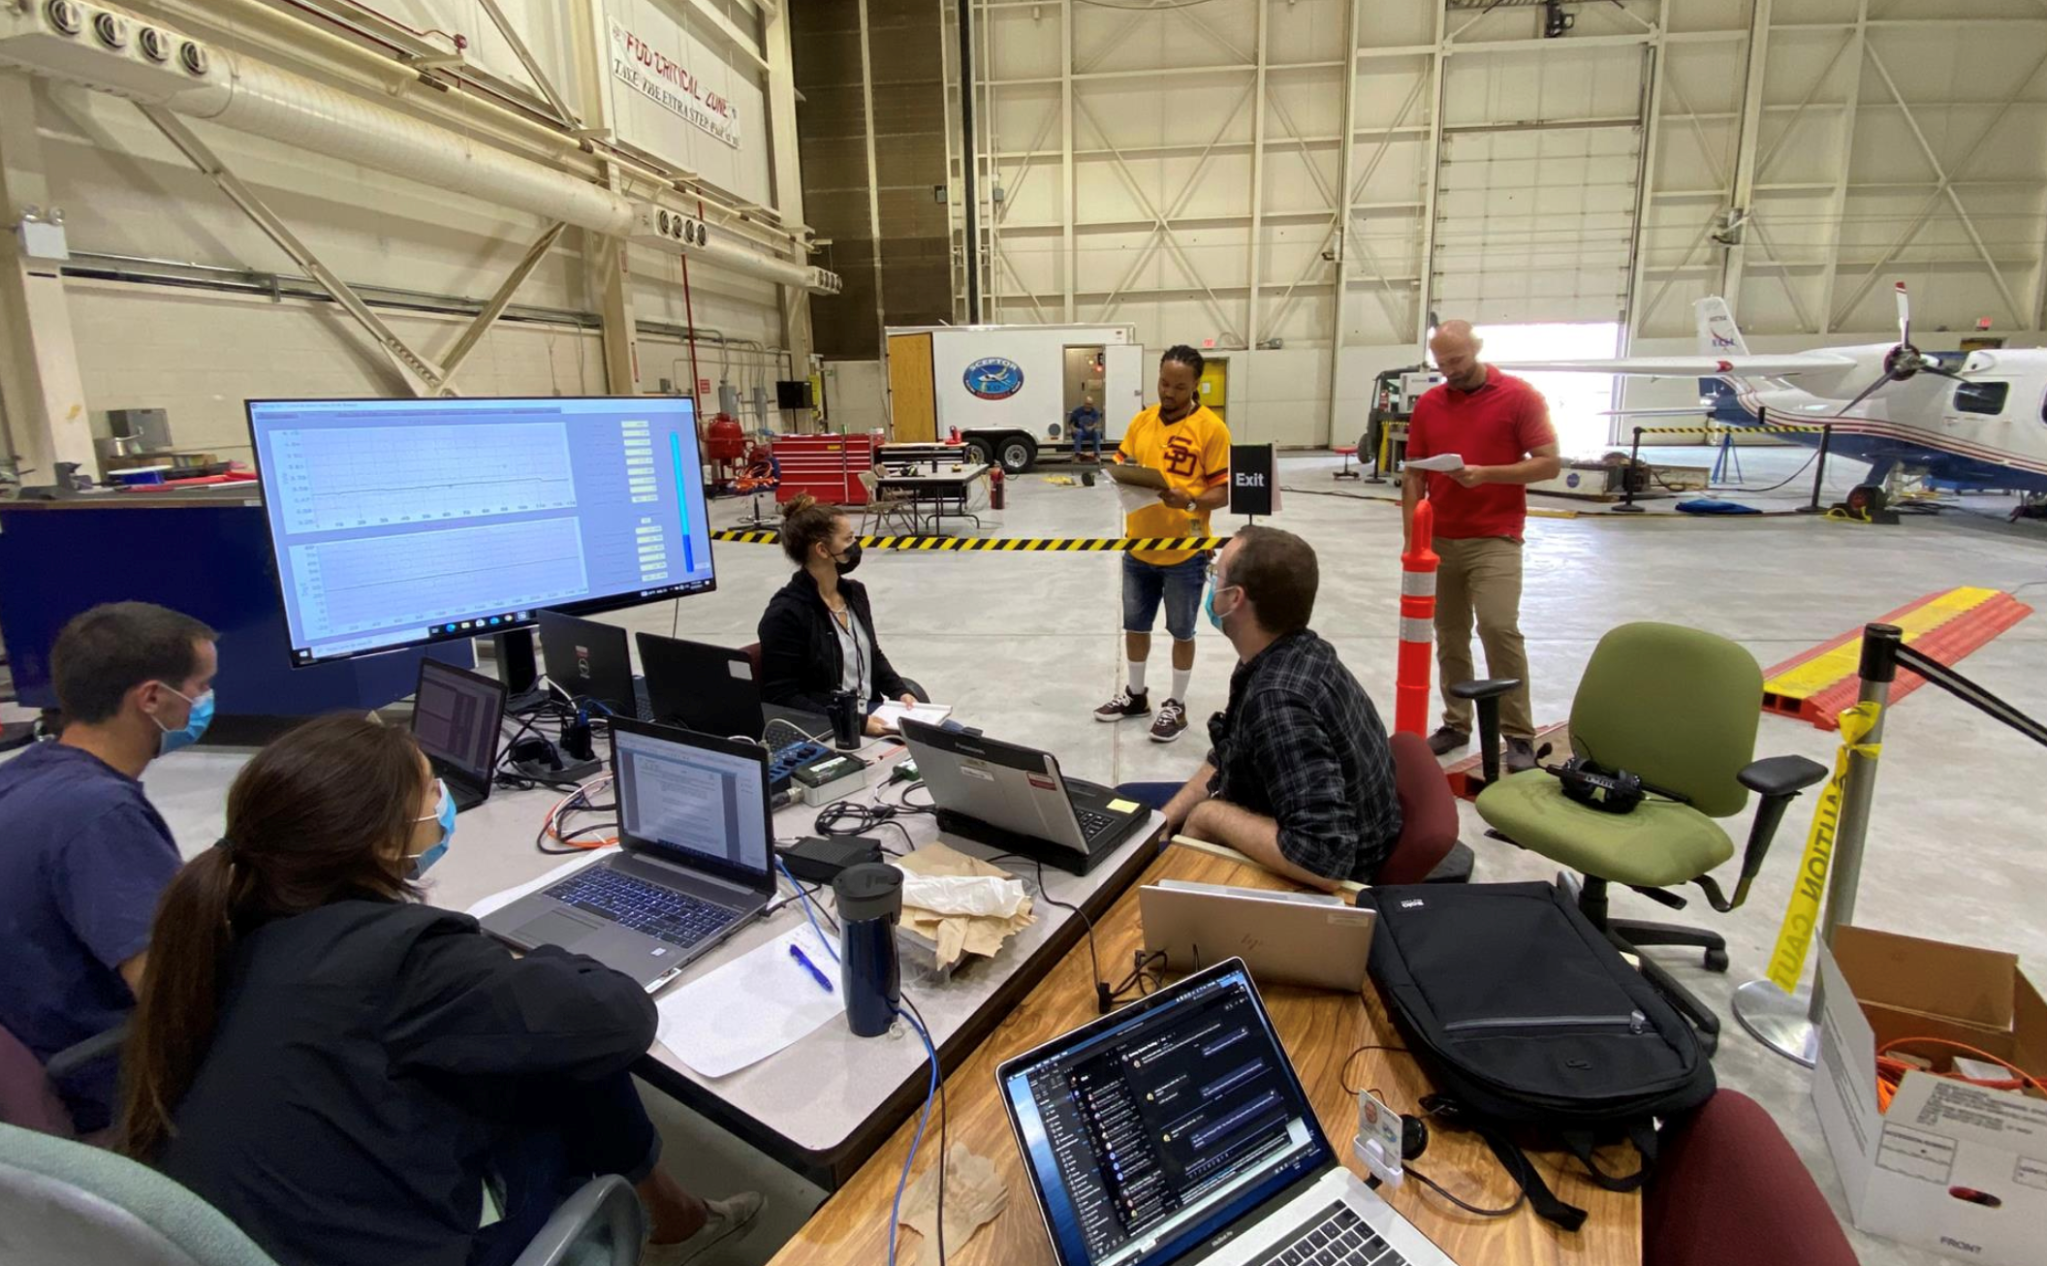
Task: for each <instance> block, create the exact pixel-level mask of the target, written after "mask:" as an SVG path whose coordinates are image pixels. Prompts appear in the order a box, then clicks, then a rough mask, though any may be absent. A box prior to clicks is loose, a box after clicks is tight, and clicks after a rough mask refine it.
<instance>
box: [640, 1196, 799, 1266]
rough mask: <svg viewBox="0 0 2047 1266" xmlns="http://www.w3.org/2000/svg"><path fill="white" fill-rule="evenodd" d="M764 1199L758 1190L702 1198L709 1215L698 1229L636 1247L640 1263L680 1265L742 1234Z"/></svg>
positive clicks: (751, 1224)
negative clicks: (682, 1237) (672, 1239)
mask: <svg viewBox="0 0 2047 1266" xmlns="http://www.w3.org/2000/svg"><path fill="white" fill-rule="evenodd" d="M767 1204H768V1202H767V1201H766V1200H763V1199H762V1198H761V1194H760V1193H759V1192H758V1191H742V1192H740V1193H739V1194H738V1195H736V1196H731V1197H728V1198H727V1199H724V1200H706V1201H704V1207H705V1208H706V1209H708V1210H710V1214H711V1216H710V1218H709V1219H708V1220H706V1221H705V1223H704V1225H703V1227H702V1229H700V1230H699V1231H698V1232H697V1233H696V1234H695V1235H692V1236H690V1237H689V1238H688V1239H686V1240H682V1241H679V1242H677V1243H674V1244H648V1245H646V1246H644V1247H642V1248H641V1249H640V1266H684V1263H686V1262H693V1261H695V1260H696V1259H697V1258H699V1257H702V1256H703V1255H704V1254H705V1253H708V1252H710V1251H711V1250H712V1249H714V1248H716V1247H717V1246H718V1245H720V1244H725V1243H729V1242H731V1241H735V1240H742V1239H745V1238H746V1235H747V1233H748V1232H749V1231H751V1230H753V1227H754V1223H755V1222H757V1221H759V1220H760V1215H761V1210H762V1209H764V1208H766V1207H767Z"/></svg>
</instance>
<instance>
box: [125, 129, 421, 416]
mask: <svg viewBox="0 0 2047 1266" xmlns="http://www.w3.org/2000/svg"><path fill="white" fill-rule="evenodd" d="M136 109H138V110H140V111H142V115H143V117H144V118H146V119H148V120H149V121H150V122H151V123H153V124H155V125H156V128H157V130H158V131H160V132H162V133H163V134H164V135H165V136H166V137H168V138H169V139H170V142H171V144H173V145H175V146H177V147H178V150H179V152H181V153H182V154H184V156H185V157H186V158H187V159H189V160H190V161H191V163H192V165H193V166H194V167H197V168H198V169H199V170H200V171H201V172H203V173H205V175H206V176H207V178H208V179H210V180H212V181H213V183H214V184H215V185H216V186H217V187H218V188H219V189H220V191H221V192H222V193H224V194H226V195H227V197H228V201H230V202H232V203H234V204H235V205H236V206H237V207H240V208H241V210H242V214H244V215H246V216H248V217H249V219H250V220H251V221H253V222H254V223H255V225H256V227H257V228H259V229H261V230H263V235H264V236H265V237H267V238H269V239H270V240H271V241H273V242H275V243H276V244H277V246H278V248H279V249H280V250H282V251H283V252H284V253H285V254H287V255H289V256H291V258H292V260H293V262H295V263H296V264H298V266H299V267H300V268H303V269H305V270H306V275H307V276H309V277H311V278H313V279H314V280H315V281H317V282H319V283H320V286H321V288H322V289H324V290H325V291H326V292H327V293H328V294H329V295H331V296H333V299H334V302H335V303H337V304H340V305H341V308H342V310H343V311H345V312H347V313H348V315H349V316H351V317H354V318H355V321H356V324H358V325H360V326H362V328H363V329H364V330H366V331H368V333H369V335H370V339H371V341H372V342H374V343H375V344H376V346H377V350H378V351H379V352H382V353H383V355H384V358H385V359H386V360H388V361H389V362H390V363H391V367H392V368H394V369H396V370H397V371H398V374H399V377H401V378H402V379H404V381H405V385H406V388H407V389H408V390H410V391H411V392H412V394H414V395H416V396H433V395H439V394H440V393H441V388H442V387H443V386H444V385H445V382H446V378H445V375H443V374H442V372H441V369H440V366H438V365H436V364H434V363H433V362H432V361H430V360H428V359H427V358H425V357H424V356H421V355H420V354H419V353H417V352H415V351H413V350H412V348H411V347H409V346H407V345H406V342H405V340H404V339H401V338H399V337H398V335H397V334H396V333H395V332H393V331H392V329H391V327H390V326H388V325H386V324H384V319H383V318H382V317H380V316H378V315H377V314H376V313H375V312H373V311H372V310H371V309H370V306H369V305H368V304H366V303H364V302H363V301H362V299H361V297H360V296H358V295H357V294H356V293H355V291H354V290H353V289H352V288H351V287H350V286H349V284H348V283H347V282H345V281H343V280H342V279H341V278H340V277H339V276H337V275H335V273H334V272H333V271H332V270H331V269H329V268H328V267H327V265H325V264H323V263H321V262H320V257H319V256H317V255H315V254H313V252H312V249H311V248H310V247H308V246H307V245H306V244H305V243H304V242H301V241H300V240H299V239H298V235H297V234H295V233H293V232H292V231H291V228H290V226H288V225H286V224H285V222H284V221H283V219H281V218H280V217H279V216H278V215H277V213H276V212H274V211H272V210H271V209H270V207H269V206H268V204H266V203H265V202H264V201H263V200H262V199H261V198H259V197H258V196H256V191H255V190H253V189H251V188H249V186H247V185H246V184H244V183H242V180H241V178H240V177H238V176H236V175H235V174H234V173H233V172H231V171H229V170H228V169H227V167H226V165H225V164H223V163H222V162H221V161H220V159H219V157H218V156H216V155H215V154H214V152H213V151H212V150H211V149H210V148H208V147H207V145H206V142H204V141H202V140H200V139H199V137H198V136H197V134H195V133H194V132H193V131H192V129H191V128H189V127H187V126H185V121H184V120H183V119H181V118H179V117H178V116H177V115H175V114H172V113H171V112H170V111H169V110H166V109H164V108H163V107H161V106H152V105H142V104H139V103H138V104H137V106H136Z"/></svg>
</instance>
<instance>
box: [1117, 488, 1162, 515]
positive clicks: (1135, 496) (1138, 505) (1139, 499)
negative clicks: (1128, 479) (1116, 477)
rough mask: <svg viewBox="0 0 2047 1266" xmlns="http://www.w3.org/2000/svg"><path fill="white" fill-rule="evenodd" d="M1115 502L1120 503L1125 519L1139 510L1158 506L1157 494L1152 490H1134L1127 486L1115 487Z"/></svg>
mask: <svg viewBox="0 0 2047 1266" xmlns="http://www.w3.org/2000/svg"><path fill="white" fill-rule="evenodd" d="M1116 500H1117V502H1118V503H1120V505H1121V507H1122V510H1123V515H1124V517H1125V518H1128V517H1129V516H1131V515H1133V514H1136V513H1137V512H1138V511H1139V510H1145V509H1149V508H1150V507H1152V506H1155V505H1159V504H1160V501H1159V494H1158V491H1157V490H1156V489H1153V488H1134V487H1132V486H1130V485H1129V484H1117V485H1116Z"/></svg>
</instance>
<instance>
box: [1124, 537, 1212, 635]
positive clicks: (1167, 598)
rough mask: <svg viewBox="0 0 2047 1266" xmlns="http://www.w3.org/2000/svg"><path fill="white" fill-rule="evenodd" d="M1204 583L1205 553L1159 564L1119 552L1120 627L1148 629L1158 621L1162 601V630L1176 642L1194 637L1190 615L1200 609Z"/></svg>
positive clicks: (1134, 629) (1138, 631)
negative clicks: (1163, 611) (1183, 560)
mask: <svg viewBox="0 0 2047 1266" xmlns="http://www.w3.org/2000/svg"><path fill="white" fill-rule="evenodd" d="M1207 584H1208V555H1207V554H1196V555H1195V556H1194V557H1192V558H1190V559H1188V560H1187V561H1186V562H1184V563H1173V564H1170V565H1168V566H1164V567H1161V566H1160V565H1158V564H1157V563H1145V562H1139V561H1138V559H1137V557H1136V555H1134V554H1130V553H1125V554H1124V555H1123V631H1124V632H1126V633H1149V632H1151V630H1152V625H1153V624H1155V623H1156V622H1157V621H1158V615H1159V603H1160V602H1161V601H1163V602H1164V603H1165V604H1166V632H1168V633H1170V634H1172V635H1173V640H1174V641H1176V642H1189V641H1192V640H1193V639H1194V619H1195V617H1196V616H1197V615H1199V614H1200V613H1201V591H1202V589H1203V588H1204V587H1206V586H1207Z"/></svg>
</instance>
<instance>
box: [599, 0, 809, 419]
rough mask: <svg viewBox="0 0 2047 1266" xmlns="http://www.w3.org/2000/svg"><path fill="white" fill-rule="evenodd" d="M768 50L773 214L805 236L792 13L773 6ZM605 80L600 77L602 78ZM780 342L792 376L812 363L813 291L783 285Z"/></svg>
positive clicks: (801, 373)
mask: <svg viewBox="0 0 2047 1266" xmlns="http://www.w3.org/2000/svg"><path fill="white" fill-rule="evenodd" d="M765 21H766V26H765V35H766V40H765V43H766V46H767V52H768V154H769V156H770V158H771V159H772V160H773V162H774V173H775V215H776V217H777V218H779V219H780V220H781V222H782V227H783V228H785V229H788V230H790V231H791V232H793V233H797V234H799V235H801V233H802V226H804V225H806V224H808V223H809V220H808V219H807V218H806V213H805V211H804V209H803V165H802V155H801V151H800V149H799V147H798V144H797V139H796V69H795V60H794V58H793V56H792V55H791V52H790V36H789V13H788V8H787V6H785V5H776V6H773V7H772V8H771V9H769V11H768V15H767V17H766V19H765ZM600 78H601V77H600ZM777 289H778V290H779V292H780V294H779V298H780V307H781V316H782V346H784V347H786V348H788V349H789V364H790V376H791V377H794V378H802V377H804V376H805V375H806V374H807V373H808V372H809V367H810V349H811V335H810V292H809V291H808V290H805V289H802V288H800V287H797V286H781V287H778V288H777Z"/></svg>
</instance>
